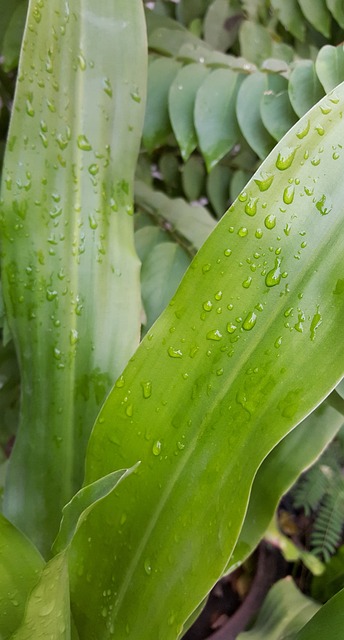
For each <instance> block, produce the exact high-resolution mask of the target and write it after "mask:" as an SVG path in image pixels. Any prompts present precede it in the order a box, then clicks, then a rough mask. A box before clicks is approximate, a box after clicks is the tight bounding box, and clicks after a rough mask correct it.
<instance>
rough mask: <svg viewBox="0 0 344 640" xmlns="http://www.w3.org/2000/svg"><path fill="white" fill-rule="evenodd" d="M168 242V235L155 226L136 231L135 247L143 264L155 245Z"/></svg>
mask: <svg viewBox="0 0 344 640" xmlns="http://www.w3.org/2000/svg"><path fill="white" fill-rule="evenodd" d="M168 240H169V236H168V233H167V232H166V231H164V230H163V229H160V228H159V227H156V226H153V225H147V226H145V227H142V228H141V229H138V230H137V231H135V247H136V251H137V255H138V256H139V258H140V260H141V262H143V261H144V260H145V259H146V257H147V256H148V255H149V254H150V252H151V251H152V249H153V248H154V247H155V245H157V244H159V243H162V242H168Z"/></svg>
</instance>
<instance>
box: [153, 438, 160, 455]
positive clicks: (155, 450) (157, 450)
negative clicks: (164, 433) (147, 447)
mask: <svg viewBox="0 0 344 640" xmlns="http://www.w3.org/2000/svg"><path fill="white" fill-rule="evenodd" d="M161 446H162V445H161V442H160V440H156V441H155V442H154V444H153V447H152V452H153V455H154V456H159V455H160V453H161Z"/></svg>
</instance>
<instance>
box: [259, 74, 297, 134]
mask: <svg viewBox="0 0 344 640" xmlns="http://www.w3.org/2000/svg"><path fill="white" fill-rule="evenodd" d="M276 81H277V82H276ZM287 86H288V83H287V81H286V80H285V79H284V78H282V77H281V76H277V75H276V76H275V75H274V74H273V75H269V76H268V89H267V91H264V93H263V95H262V98H261V102H260V113H261V117H262V122H263V125H264V126H265V128H266V130H267V131H268V132H269V133H270V134H271V135H272V137H273V138H275V140H277V141H278V140H280V139H281V138H282V137H283V136H284V135H285V134H286V133H287V131H289V129H291V127H292V126H293V125H294V124H295V122H296V121H297V119H298V118H297V116H296V114H295V111H294V110H293V108H292V106H291V104H290V100H289V95H288V91H287Z"/></svg>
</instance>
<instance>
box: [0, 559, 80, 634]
mask: <svg viewBox="0 0 344 640" xmlns="http://www.w3.org/2000/svg"><path fill="white" fill-rule="evenodd" d="M33 638H37V640H39V639H40V638H41V639H42V640H43V639H46V638H49V640H71V619H70V605H69V580H68V563H67V555H66V553H60V554H59V555H58V556H55V557H54V558H53V559H52V560H50V561H49V562H48V564H46V565H45V567H44V569H43V570H42V573H41V576H40V579H39V582H38V584H37V585H36V586H35V587H34V589H33V591H32V593H31V595H30V597H29V599H28V602H27V606H26V612H25V616H24V620H23V622H22V624H21V625H20V627H19V629H17V631H16V632H15V633H14V634H13V635H12V636H11V640H33Z"/></svg>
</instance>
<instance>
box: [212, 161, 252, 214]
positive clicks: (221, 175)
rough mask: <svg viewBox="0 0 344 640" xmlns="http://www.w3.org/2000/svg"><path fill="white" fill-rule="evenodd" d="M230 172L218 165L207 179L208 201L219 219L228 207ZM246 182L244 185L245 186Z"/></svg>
mask: <svg viewBox="0 0 344 640" xmlns="http://www.w3.org/2000/svg"><path fill="white" fill-rule="evenodd" d="M231 175H232V174H231V171H230V170H229V169H228V167H225V166H224V165H221V164H218V165H216V167H214V169H213V170H212V171H211V172H210V173H209V175H208V177H207V195H208V198H209V201H210V203H211V205H212V207H213V209H214V210H215V213H216V215H217V216H218V217H219V218H220V217H221V216H222V215H223V214H224V213H225V211H226V210H227V209H228V207H229V204H230V203H229V185H230V179H231ZM246 182H247V180H246V181H245V183H244V184H246Z"/></svg>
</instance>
